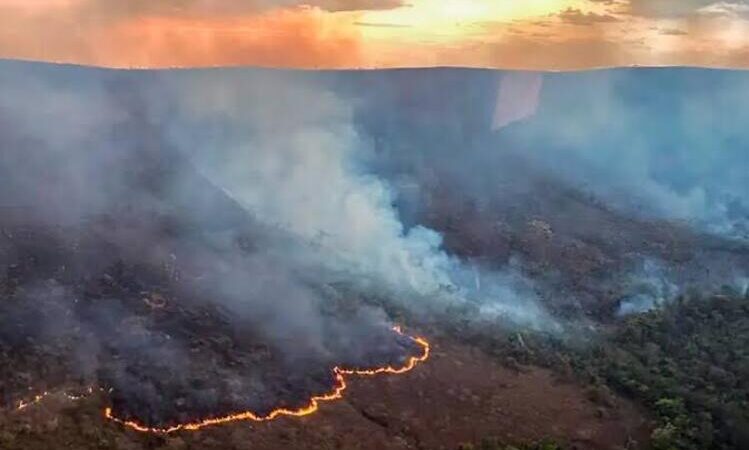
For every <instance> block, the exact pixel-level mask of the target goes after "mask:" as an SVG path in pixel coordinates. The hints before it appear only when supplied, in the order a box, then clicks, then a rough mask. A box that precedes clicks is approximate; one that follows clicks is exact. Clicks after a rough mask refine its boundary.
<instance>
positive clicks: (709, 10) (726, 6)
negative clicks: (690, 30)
mask: <svg viewBox="0 0 749 450" xmlns="http://www.w3.org/2000/svg"><path fill="white" fill-rule="evenodd" d="M697 12H698V13H700V14H705V15H711V16H727V17H737V18H738V17H746V16H749V3H745V2H717V3H713V4H711V5H708V6H705V7H703V8H700V9H699V10H698V11H697Z"/></svg>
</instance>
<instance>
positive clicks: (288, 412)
mask: <svg viewBox="0 0 749 450" xmlns="http://www.w3.org/2000/svg"><path fill="white" fill-rule="evenodd" d="M393 331H395V332H396V333H398V334H399V335H401V336H406V337H408V338H409V339H411V341H413V342H414V343H416V344H418V345H419V347H420V348H421V350H422V351H421V354H420V355H419V356H411V357H409V358H408V361H407V362H406V363H405V365H403V366H401V367H392V366H385V367H378V368H374V369H345V368H341V367H334V368H333V374H334V375H335V380H336V382H335V386H334V387H333V389H332V390H331V391H330V392H328V393H326V394H322V395H317V396H313V397H312V398H311V399H310V400H309V403H308V404H307V406H304V407H301V408H299V409H286V408H279V409H275V410H273V411H271V412H270V413H268V414H267V415H258V414H256V413H254V412H252V411H245V412H241V413H237V414H231V415H228V416H225V417H217V418H209V419H203V420H200V421H197V422H190V423H183V424H178V425H174V426H171V427H167V428H158V427H149V426H146V425H143V424H141V423H138V422H136V421H132V420H124V419H120V418H119V417H117V416H116V414H115V413H114V412H113V410H112V408H109V407H108V408H106V409H105V410H104V417H105V418H106V419H108V420H111V421H113V422H116V423H118V424H120V425H123V426H125V427H127V428H130V429H132V430H135V431H139V432H142V433H155V434H170V433H174V432H177V431H196V430H200V429H201V428H206V427H211V426H215V425H222V424H227V423H230V422H239V421H252V422H268V421H271V420H273V419H277V418H279V417H282V416H291V417H303V416H308V415H310V414H313V413H315V412H316V411H317V410H318V409H319V407H320V404H321V403H323V402H329V401H333V400H338V399H341V398H343V391H345V390H346V387H347V384H346V378H345V375H356V376H375V375H380V374H391V375H399V374H403V373H406V372H410V371H411V370H413V369H414V367H416V365H417V364H419V363H421V362H424V361H426V360H427V359H428V358H429V351H430V347H429V342H428V341H427V340H426V339H424V338H421V337H413V336H407V335H406V334H404V333H403V331H402V330H401V328H400V327H393ZM88 392H89V393H92V392H93V388H89V390H88ZM49 395H51V393H50V392H44V393H42V394H39V395H37V396H36V397H34V398H33V399H32V400H29V401H26V402H19V404H18V407H17V410H22V409H25V408H27V407H29V406H31V405H34V404H37V403H39V402H41V401H42V400H44V399H45V398H46V397H47V396H49ZM65 396H66V397H67V398H68V399H70V400H79V399H81V398H82V397H83V396H74V395H70V394H65Z"/></svg>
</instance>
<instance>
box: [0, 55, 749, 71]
mask: <svg viewBox="0 0 749 450" xmlns="http://www.w3.org/2000/svg"><path fill="white" fill-rule="evenodd" d="M5 62H11V63H25V64H42V65H50V66H60V67H74V68H82V69H94V70H106V71H122V72H167V71H200V70H221V69H231V70H242V69H245V70H276V71H287V72H389V71H415V70H475V71H491V72H535V73H579V72H596V71H605V70H625V69H690V70H716V71H736V72H749V67H732V66H701V65H677V64H674V65H670V64H628V65H601V66H590V67H585V68H575V69H531V68H513V67H511V68H502V67H481V66H460V65H433V66H432V65H424V66H405V65H404V66H393V67H340V68H325V67H321V68H314V67H279V66H269V65H252V64H230V65H214V66H211V65H199V66H127V67H126V66H107V65H97V64H86V63H76V62H70V61H54V60H41V59H25V58H12V57H10V58H9V57H0V63H5Z"/></svg>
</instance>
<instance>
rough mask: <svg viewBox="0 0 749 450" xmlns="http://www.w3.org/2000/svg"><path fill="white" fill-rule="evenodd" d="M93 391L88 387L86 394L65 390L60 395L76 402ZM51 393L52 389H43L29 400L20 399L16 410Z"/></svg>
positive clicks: (39, 401) (37, 402) (33, 403)
mask: <svg viewBox="0 0 749 450" xmlns="http://www.w3.org/2000/svg"><path fill="white" fill-rule="evenodd" d="M93 392H94V388H93V387H89V388H88V389H86V394H70V393H67V392H65V393H63V394H62V395H63V396H64V397H65V398H66V399H68V400H70V401H73V402H77V401H79V400H83V399H84V398H86V397H87V396H88V395H91V394H93ZM52 395H55V393H54V392H52V391H44V392H42V393H40V394H37V395H35V396H34V397H33V398H32V399H31V400H20V401H19V402H18V404H17V405H16V411H23V410H24V409H26V408H28V407H29V406H33V405H36V404H39V403H41V402H42V401H44V400H45V399H46V398H47V397H50V396H52Z"/></svg>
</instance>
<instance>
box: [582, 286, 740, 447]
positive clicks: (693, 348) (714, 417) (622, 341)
mask: <svg viewBox="0 0 749 450" xmlns="http://www.w3.org/2000/svg"><path fill="white" fill-rule="evenodd" d="M572 364H573V366H574V369H576V370H575V371H576V372H577V373H581V372H582V373H584V374H586V375H587V376H588V377H589V379H590V380H591V381H592V382H593V383H594V384H596V385H599V384H600V385H603V384H607V385H609V386H611V387H612V388H614V389H616V390H618V391H619V392H622V393H624V394H627V395H628V396H630V397H633V398H635V399H638V400H640V401H642V402H643V403H644V404H645V405H647V406H648V407H649V408H650V409H651V410H652V412H653V413H654V415H655V416H656V418H657V428H655V430H654V431H653V433H652V436H651V438H652V439H651V445H652V447H653V448H654V449H655V450H693V449H694V450H708V449H716V450H718V449H720V450H724V449H725V450H727V449H746V448H749V301H748V300H747V299H746V298H741V296H739V295H735V294H732V293H729V295H719V296H713V297H710V298H698V297H692V298H691V299H689V300H687V299H685V298H681V299H679V300H678V301H676V302H674V303H673V304H671V305H669V306H667V307H665V308H664V309H662V310H659V311H655V312H651V313H647V314H641V315H637V316H633V317H631V318H629V319H627V320H626V322H625V323H624V324H622V325H621V326H620V327H619V328H618V329H617V331H616V332H614V333H613V335H612V336H611V337H610V338H609V339H607V340H606V341H605V342H604V343H602V344H600V345H598V346H595V347H594V348H592V349H589V350H587V351H584V352H578V353H577V354H576V355H575V356H574V357H573V358H572Z"/></svg>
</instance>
